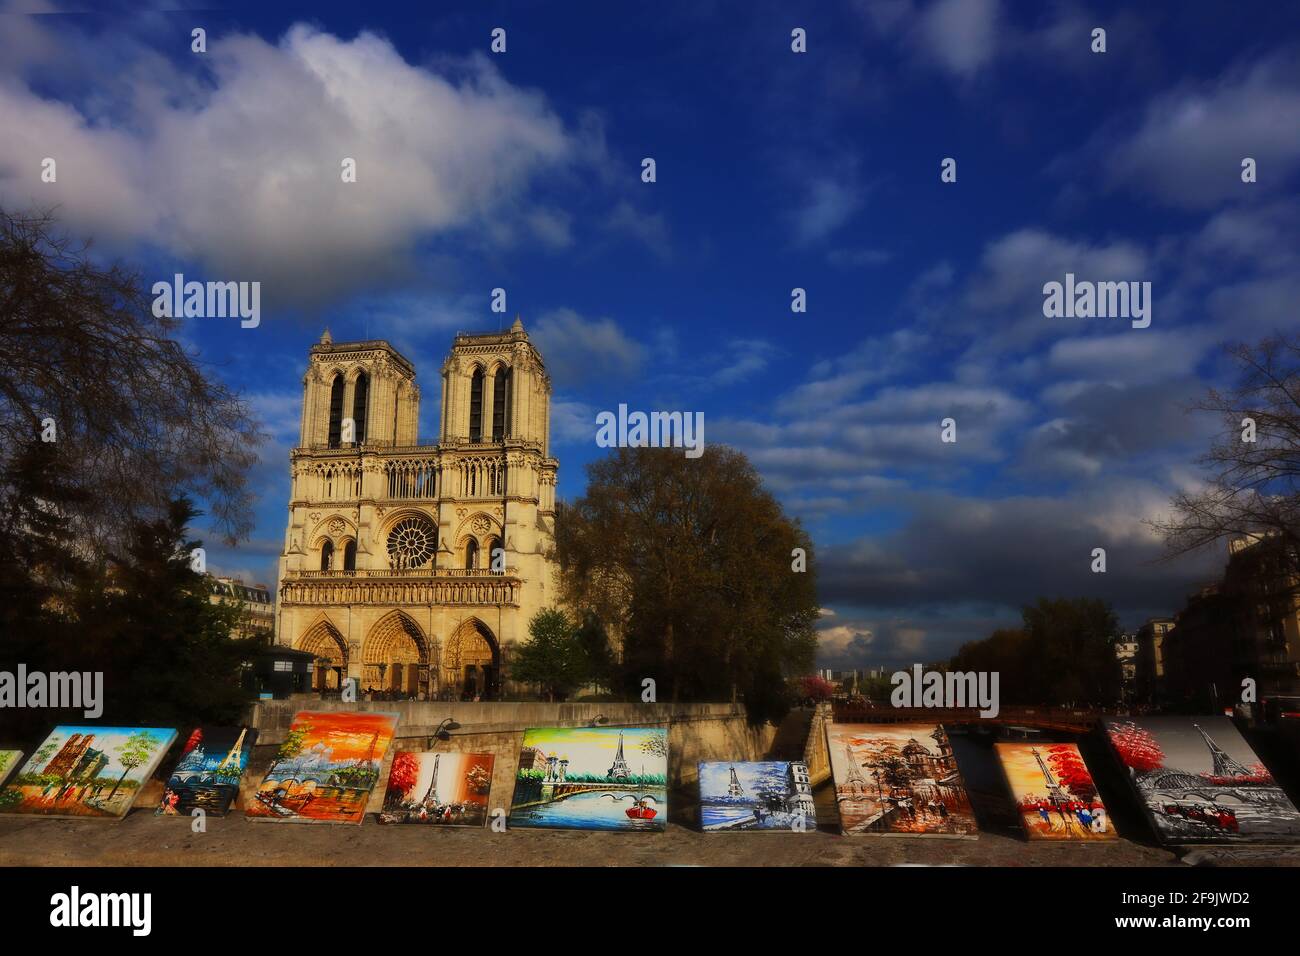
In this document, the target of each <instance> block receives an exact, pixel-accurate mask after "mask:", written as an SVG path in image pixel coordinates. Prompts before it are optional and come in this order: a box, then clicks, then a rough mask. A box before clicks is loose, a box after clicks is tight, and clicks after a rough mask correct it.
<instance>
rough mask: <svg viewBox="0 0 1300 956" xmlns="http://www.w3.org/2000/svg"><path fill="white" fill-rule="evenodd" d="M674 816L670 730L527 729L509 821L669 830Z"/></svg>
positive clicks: (517, 824)
mask: <svg viewBox="0 0 1300 956" xmlns="http://www.w3.org/2000/svg"><path fill="white" fill-rule="evenodd" d="M667 818H668V732H667V731H666V730H665V729H664V728H662V727H566V728H532V729H529V730H527V731H525V733H524V745H523V749H522V750H521V751H520V754H519V770H518V772H517V773H516V775H515V793H514V800H513V802H512V806H511V809H510V826H512V827H542V828H549V829H559V830H633V831H635V830H663V829H664V828H665V826H666V824H667Z"/></svg>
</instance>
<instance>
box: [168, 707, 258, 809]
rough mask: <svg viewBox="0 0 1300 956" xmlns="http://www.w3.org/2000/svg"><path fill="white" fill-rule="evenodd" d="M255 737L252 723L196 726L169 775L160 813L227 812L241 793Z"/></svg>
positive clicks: (255, 732) (255, 733)
mask: <svg viewBox="0 0 1300 956" xmlns="http://www.w3.org/2000/svg"><path fill="white" fill-rule="evenodd" d="M256 741H257V731H256V730H254V729H253V728H251V727H196V728H195V729H194V730H193V731H192V732H191V733H190V735H189V737H188V738H187V739H186V741H185V749H184V750H182V751H181V759H180V762H179V763H178V764H177V765H176V769H175V770H173V771H172V774H171V776H170V777H168V778H167V787H166V788H165V789H164V790H163V797H162V802H161V803H160V804H159V805H158V811H157V813H158V815H159V816H181V815H184V816H189V815H190V814H191V813H192V812H193V811H194V810H202V811H203V812H204V813H211V814H213V815H214V816H219V817H223V816H225V815H226V814H227V813H228V812H229V811H230V805H231V804H232V803H233V802H234V800H235V797H237V796H238V795H239V780H240V778H241V777H242V776H243V775H244V768H245V767H247V766H248V756H249V754H251V753H252V752H253V744H254V743H255V742H256Z"/></svg>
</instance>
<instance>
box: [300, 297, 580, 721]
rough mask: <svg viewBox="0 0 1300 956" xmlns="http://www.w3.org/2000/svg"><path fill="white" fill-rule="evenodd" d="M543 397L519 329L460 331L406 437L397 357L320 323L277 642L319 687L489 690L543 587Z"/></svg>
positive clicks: (430, 695) (411, 382) (409, 391)
mask: <svg viewBox="0 0 1300 956" xmlns="http://www.w3.org/2000/svg"><path fill="white" fill-rule="evenodd" d="M550 395H551V382H550V378H549V377H548V376H547V374H546V368H545V365H544V364H543V362H542V357H541V355H540V354H539V353H538V352H537V350H536V349H535V348H534V347H533V345H532V343H531V342H530V341H529V338H528V334H527V332H525V331H524V327H523V324H522V322H520V321H519V320H516V321H515V324H514V325H513V326H512V327H511V328H510V330H509V331H507V332H501V333H488V334H481V335H480V334H467V333H458V334H457V335H456V337H455V339H454V341H453V343H452V349H451V353H450V354H449V355H448V356H447V359H446V361H445V362H444V363H443V366H442V404H441V417H440V432H439V439H438V442H437V444H420V443H419V440H418V438H417V431H418V422H419V406H420V389H419V386H418V385H417V384H416V382H415V367H414V366H413V365H412V364H411V362H410V361H408V360H407V359H406V358H405V357H404V356H403V355H401V354H400V353H399V352H397V350H396V349H394V348H393V347H392V346H391V345H389V344H388V343H387V342H384V341H366V342H347V343H337V344H336V343H334V342H333V341H331V339H330V337H329V333H328V332H326V333H325V335H324V336H323V337H322V339H321V341H320V342H319V343H318V344H316V345H314V346H312V349H311V356H310V363H309V366H308V369H307V374H306V376H305V377H304V378H303V409H302V426H301V439H300V442H299V446H298V447H297V448H295V449H294V450H293V452H292V453H291V455H290V462H291V470H292V490H291V492H290V501H289V526H288V528H287V530H286V531H285V540H284V551H283V553H282V555H281V557H280V570H279V587H278V595H277V599H278V603H277V610H276V614H277V629H276V640H277V642H278V643H280V644H283V645H287V646H290V647H294V648H298V649H300V650H306V651H311V652H313V653H315V654H317V655H318V657H319V658H320V664H319V665H318V667H317V672H316V675H315V685H316V686H317V687H318V688H322V689H332V688H336V687H338V686H339V684H340V681H341V680H342V678H344V677H355V678H357V679H358V681H359V689H360V690H361V692H362V693H364V692H366V691H368V690H375V691H379V690H383V691H396V692H397V693H399V694H403V695H410V696H414V697H417V698H425V699H434V698H437V699H457V700H459V699H463V698H469V699H472V698H475V697H485V698H490V697H493V696H497V695H498V694H499V693H500V692H501V690H502V688H503V686H504V681H505V680H506V679H507V678H508V676H509V657H510V648H511V646H512V645H514V644H516V643H517V642H519V641H521V640H525V639H526V638H527V629H528V621H529V619H530V618H531V617H532V616H533V615H534V614H535V613H536V612H537V611H538V610H541V609H542V608H544V607H548V606H552V605H554V604H555V603H556V597H557V595H556V591H555V583H556V582H555V570H554V562H553V558H552V551H553V539H554V527H555V479H556V472H557V470H558V468H559V462H557V461H556V460H555V459H554V458H551V457H550V455H549V447H550Z"/></svg>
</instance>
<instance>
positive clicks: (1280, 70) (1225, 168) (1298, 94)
mask: <svg viewBox="0 0 1300 956" xmlns="http://www.w3.org/2000/svg"><path fill="white" fill-rule="evenodd" d="M1115 138H1116V137H1115V133H1114V131H1113V130H1111V131H1107V132H1105V133H1102V134H1099V135H1098V136H1097V137H1096V138H1095V139H1094V141H1093V142H1092V143H1091V144H1090V147H1089V153H1090V154H1091V155H1094V156H1100V157H1101V158H1102V162H1103V165H1104V166H1105V167H1106V169H1107V170H1108V174H1109V179H1110V182H1111V183H1112V184H1122V185H1125V186H1127V187H1129V188H1130V189H1132V190H1134V191H1137V192H1141V193H1145V194H1149V195H1152V196H1155V197H1156V198H1157V199H1159V200H1161V201H1162V202H1165V203H1167V204H1170V205H1173V206H1180V207H1185V208H1204V207H1209V206H1213V205H1216V204H1217V203H1220V202H1222V201H1224V200H1226V199H1237V198H1239V199H1248V198H1253V196H1252V194H1251V192H1250V191H1251V190H1255V191H1259V190H1261V189H1263V188H1265V187H1263V186H1261V185H1258V184H1256V185H1247V184H1244V183H1242V181H1241V160H1242V158H1243V157H1246V156H1249V157H1252V158H1254V159H1255V160H1256V161H1257V162H1258V164H1259V177H1260V183H1273V184H1276V183H1280V182H1282V181H1283V180H1285V179H1286V178H1288V177H1289V176H1290V175H1291V174H1292V173H1294V172H1295V171H1296V170H1297V169H1298V168H1300V54H1298V53H1297V49H1296V48H1295V47H1291V48H1289V49H1287V50H1285V51H1283V52H1281V53H1278V54H1275V55H1273V56H1270V57H1267V58H1264V59H1262V60H1256V61H1254V62H1252V63H1251V64H1250V65H1248V66H1245V67H1238V68H1236V69H1234V70H1231V71H1229V72H1228V73H1226V74H1225V75H1224V76H1222V77H1220V78H1219V79H1218V80H1217V81H1215V82H1213V83H1205V84H1198V85H1195V86H1185V87H1182V88H1179V89H1177V90H1173V91H1170V92H1168V93H1166V94H1164V95H1163V96H1159V97H1156V98H1155V99H1153V100H1152V101H1151V102H1150V103H1148V104H1147V107H1146V109H1145V112H1144V113H1143V115H1142V117H1141V120H1140V123H1139V125H1138V126H1137V128H1136V130H1134V131H1133V132H1131V133H1130V134H1129V135H1127V136H1124V137H1122V138H1121V141H1120V142H1119V143H1118V144H1117V143H1116V142H1115Z"/></svg>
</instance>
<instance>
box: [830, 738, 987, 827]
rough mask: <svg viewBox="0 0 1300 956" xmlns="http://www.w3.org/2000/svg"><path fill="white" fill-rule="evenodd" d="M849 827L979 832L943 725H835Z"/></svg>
mask: <svg viewBox="0 0 1300 956" xmlns="http://www.w3.org/2000/svg"><path fill="white" fill-rule="evenodd" d="M826 742H827V745H828V747H829V748H830V757H831V773H832V775H833V777H834V779H835V801H836V803H837V805H838V806H839V810H840V826H841V827H842V828H843V830H844V832H845V833H882V834H897V835H905V836H944V837H974V836H975V835H976V834H977V831H978V828H977V827H976V825H975V814H974V812H973V811H972V810H971V805H970V799H969V797H968V796H967V794H966V784H965V782H964V781H963V780H962V776H961V773H960V772H959V771H958V770H957V759H956V757H954V756H953V752H952V744H951V743H949V741H948V734H947V733H946V732H945V731H944V729H943V728H942V727H940V726H939V725H938V724H827V726H826Z"/></svg>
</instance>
